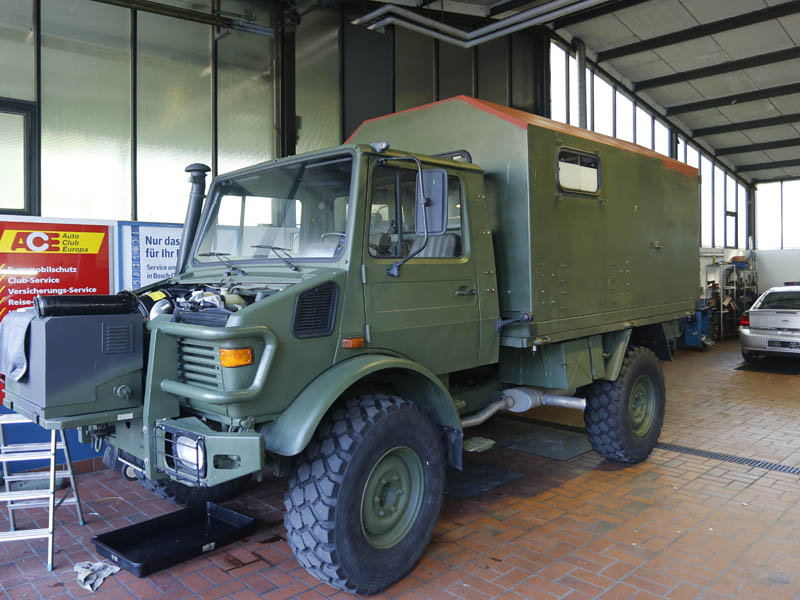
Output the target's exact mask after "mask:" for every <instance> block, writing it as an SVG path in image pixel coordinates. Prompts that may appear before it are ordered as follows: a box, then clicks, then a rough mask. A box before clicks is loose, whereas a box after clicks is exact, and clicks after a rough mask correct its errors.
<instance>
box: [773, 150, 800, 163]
mask: <svg viewBox="0 0 800 600" xmlns="http://www.w3.org/2000/svg"><path fill="white" fill-rule="evenodd" d="M765 153H766V154H767V156H769V160H795V159H798V158H800V147H797V148H777V149H775V150H765Z"/></svg>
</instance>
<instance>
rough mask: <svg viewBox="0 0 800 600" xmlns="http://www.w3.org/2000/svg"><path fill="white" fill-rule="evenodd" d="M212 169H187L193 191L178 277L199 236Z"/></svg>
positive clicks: (180, 253)
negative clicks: (198, 231)
mask: <svg viewBox="0 0 800 600" xmlns="http://www.w3.org/2000/svg"><path fill="white" fill-rule="evenodd" d="M210 170H211V167H209V166H207V165H204V164H202V163H192V164H191V165H189V166H188V167H186V172H187V173H189V182H190V183H191V184H192V191H191V192H189V206H188V207H187V208H186V224H185V225H184V226H183V232H182V233H181V247H180V249H179V251H178V263H177V265H176V266H175V274H176V275H178V274H180V273H182V272H183V270H184V269H185V268H186V263H187V262H188V260H189V252H191V251H192V244H194V237H195V235H197V225H198V224H199V223H200V213H201V212H202V210H203V199H204V198H205V197H206V173H208V172H209V171H210Z"/></svg>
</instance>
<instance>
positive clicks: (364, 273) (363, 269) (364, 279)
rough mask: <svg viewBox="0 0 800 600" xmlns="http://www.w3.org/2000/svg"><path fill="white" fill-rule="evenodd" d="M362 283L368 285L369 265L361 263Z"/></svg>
mask: <svg viewBox="0 0 800 600" xmlns="http://www.w3.org/2000/svg"><path fill="white" fill-rule="evenodd" d="M361 285H367V266H366V265H364V264H362V265H361Z"/></svg>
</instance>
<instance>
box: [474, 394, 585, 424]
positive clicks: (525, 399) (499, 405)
mask: <svg viewBox="0 0 800 600" xmlns="http://www.w3.org/2000/svg"><path fill="white" fill-rule="evenodd" d="M539 406H559V407H561V408H571V409H574V410H585V409H586V400H585V399H584V398H575V397H573V396H559V395H557V394H545V393H544V392H542V391H541V390H537V389H534V388H529V387H517V388H509V389H507V390H503V397H502V398H501V399H500V400H497V401H495V402H492V403H491V404H490V405H488V406H487V407H486V408H484V409H483V410H481V411H478V412H476V413H475V414H472V415H470V416H468V417H464V418H463V419H461V427H462V428H466V427H475V426H476V425H480V424H481V423H484V422H486V421H487V420H488V419H489V417H491V416H493V415H495V414H496V413H498V412H500V411H501V410H510V411H511V412H516V413H521V412H525V411H528V410H531V409H532V408H537V407H539Z"/></svg>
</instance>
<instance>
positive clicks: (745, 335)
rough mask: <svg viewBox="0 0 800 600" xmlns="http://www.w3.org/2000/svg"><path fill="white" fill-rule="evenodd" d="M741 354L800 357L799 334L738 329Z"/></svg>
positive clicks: (745, 328)
mask: <svg viewBox="0 0 800 600" xmlns="http://www.w3.org/2000/svg"><path fill="white" fill-rule="evenodd" d="M739 341H740V342H741V344H742V352H752V353H755V354H768V355H772V356H800V334H797V333H788V332H781V331H777V330H775V331H768V330H762V329H758V330H753V329H750V328H747V327H741V328H739Z"/></svg>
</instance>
